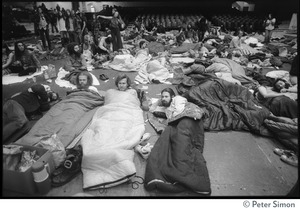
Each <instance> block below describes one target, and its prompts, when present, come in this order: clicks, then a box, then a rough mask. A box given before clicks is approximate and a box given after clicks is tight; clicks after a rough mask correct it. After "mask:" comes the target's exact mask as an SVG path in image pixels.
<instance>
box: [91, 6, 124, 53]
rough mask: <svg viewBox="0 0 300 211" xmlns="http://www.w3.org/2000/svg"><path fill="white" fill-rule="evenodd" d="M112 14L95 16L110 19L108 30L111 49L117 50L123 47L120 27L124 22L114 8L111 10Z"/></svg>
mask: <svg viewBox="0 0 300 211" xmlns="http://www.w3.org/2000/svg"><path fill="white" fill-rule="evenodd" d="M112 14H113V16H103V15H98V16H97V17H100V18H104V19H108V20H110V31H111V38H112V44H113V51H118V50H119V49H122V48H123V43H122V38H121V33H120V31H121V29H122V28H124V27H125V23H124V21H123V20H122V18H121V16H120V14H119V12H118V11H117V10H116V9H113V10H112Z"/></svg>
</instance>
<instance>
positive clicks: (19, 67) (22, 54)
mask: <svg viewBox="0 0 300 211" xmlns="http://www.w3.org/2000/svg"><path fill="white" fill-rule="evenodd" d="M8 65H9V67H10V68H9V69H10V71H11V72H12V73H18V75H19V76H24V75H29V73H34V72H36V71H37V70H38V71H40V70H41V64H40V61H39V60H38V59H37V58H36V57H35V55H34V53H30V52H29V51H28V50H27V49H26V47H25V45H24V43H23V42H20V41H19V42H16V43H15V52H14V55H13V58H12V60H11V63H10V64H8Z"/></svg>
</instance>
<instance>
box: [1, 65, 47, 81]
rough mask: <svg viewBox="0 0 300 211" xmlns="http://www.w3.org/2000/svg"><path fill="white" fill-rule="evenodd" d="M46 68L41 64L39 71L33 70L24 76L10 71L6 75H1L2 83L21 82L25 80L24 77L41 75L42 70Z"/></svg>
mask: <svg viewBox="0 0 300 211" xmlns="http://www.w3.org/2000/svg"><path fill="white" fill-rule="evenodd" d="M46 68H47V66H42V67H41V71H40V72H35V73H33V74H32V75H24V76H18V74H17V73H11V74H8V75H4V76H2V84H3V85H8V84H14V83H21V82H23V81H25V80H26V79H30V78H33V77H35V76H38V75H41V74H43V73H44V70H45V69H46Z"/></svg>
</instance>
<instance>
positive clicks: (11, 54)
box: [2, 53, 14, 69]
mask: <svg viewBox="0 0 300 211" xmlns="http://www.w3.org/2000/svg"><path fill="white" fill-rule="evenodd" d="M13 56H14V54H13V53H10V54H9V55H8V59H7V61H6V64H4V65H2V69H5V68H7V67H8V66H9V65H11V63H12V60H13V59H12V58H13Z"/></svg>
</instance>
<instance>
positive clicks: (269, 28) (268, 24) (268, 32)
mask: <svg viewBox="0 0 300 211" xmlns="http://www.w3.org/2000/svg"><path fill="white" fill-rule="evenodd" d="M275 23H276V19H275V18H273V15H272V14H271V13H269V15H268V17H267V19H266V20H265V21H264V25H265V40H264V43H266V44H268V43H269V42H270V39H271V37H272V32H273V30H274V28H275Z"/></svg>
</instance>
